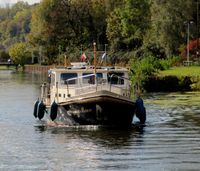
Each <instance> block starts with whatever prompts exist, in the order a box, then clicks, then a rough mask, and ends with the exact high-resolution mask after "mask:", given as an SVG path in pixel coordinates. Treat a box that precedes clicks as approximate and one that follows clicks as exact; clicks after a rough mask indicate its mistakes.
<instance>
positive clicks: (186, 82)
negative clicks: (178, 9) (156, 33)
mask: <svg viewBox="0 0 200 171" xmlns="http://www.w3.org/2000/svg"><path fill="white" fill-rule="evenodd" d="M51 67H55V66H52V65H51V66H42V65H25V69H24V72H27V73H37V74H40V73H47V71H48V70H49V69H50V68H51ZM7 69H13V70H14V69H15V67H14V66H10V67H8V66H0V70H7ZM143 89H144V91H147V92H176V91H200V67H199V66H178V67H171V68H169V69H166V70H163V71H159V72H157V73H156V74H155V75H153V76H148V77H147V78H146V79H145V80H144V83H143Z"/></svg>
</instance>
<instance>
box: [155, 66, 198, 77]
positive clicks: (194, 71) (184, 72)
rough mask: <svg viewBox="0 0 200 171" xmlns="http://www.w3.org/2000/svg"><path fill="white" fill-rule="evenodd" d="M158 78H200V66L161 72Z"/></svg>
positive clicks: (181, 67) (174, 68) (173, 68)
mask: <svg viewBox="0 0 200 171" xmlns="http://www.w3.org/2000/svg"><path fill="white" fill-rule="evenodd" d="M158 76H162V77H164V76H177V77H185V76H188V77H199V76H200V66H180V67H172V68H170V69H169V70H164V71H160V72H159V73H158Z"/></svg>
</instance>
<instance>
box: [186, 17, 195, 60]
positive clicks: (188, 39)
mask: <svg viewBox="0 0 200 171" xmlns="http://www.w3.org/2000/svg"><path fill="white" fill-rule="evenodd" d="M193 23H194V22H193V21H186V22H185V24H186V25H187V64H189V62H190V49H189V43H190V24H193Z"/></svg>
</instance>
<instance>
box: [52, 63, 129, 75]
mask: <svg viewBox="0 0 200 171" xmlns="http://www.w3.org/2000/svg"><path fill="white" fill-rule="evenodd" d="M50 71H54V72H60V73H62V72H93V71H94V66H93V65H87V63H85V62H76V63H75V62H74V63H71V66H69V67H66V68H65V67H62V68H52V69H50ZM96 71H97V72H108V71H110V72H127V71H128V69H127V68H124V67H118V66H112V67H111V66H97V67H96Z"/></svg>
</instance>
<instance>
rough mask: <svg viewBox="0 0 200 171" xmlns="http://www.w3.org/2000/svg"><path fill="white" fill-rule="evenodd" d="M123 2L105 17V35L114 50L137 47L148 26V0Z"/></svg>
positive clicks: (125, 0)
mask: <svg viewBox="0 0 200 171" xmlns="http://www.w3.org/2000/svg"><path fill="white" fill-rule="evenodd" d="M123 2H124V3H123V6H120V7H116V8H115V9H114V11H112V12H111V13H110V15H109V16H108V18H107V24H108V25H107V36H108V40H109V41H110V43H111V46H112V49H113V50H114V51H116V50H118V49H119V48H120V49H122V50H129V51H131V50H134V49H137V48H139V47H140V46H141V45H142V41H143V35H144V34H145V32H146V31H147V29H148V27H149V10H150V4H149V1H148V0H134V1H132V0H123Z"/></svg>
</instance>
